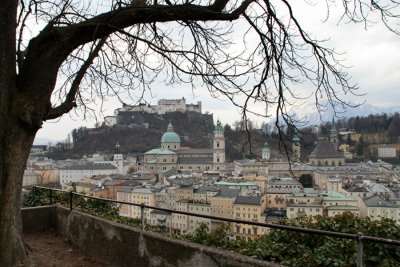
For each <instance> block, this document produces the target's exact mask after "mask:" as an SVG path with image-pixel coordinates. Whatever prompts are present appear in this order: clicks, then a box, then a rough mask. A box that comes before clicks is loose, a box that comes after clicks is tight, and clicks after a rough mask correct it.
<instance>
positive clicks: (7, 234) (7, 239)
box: [0, 118, 36, 266]
mask: <svg viewBox="0 0 400 267" xmlns="http://www.w3.org/2000/svg"><path fill="white" fill-rule="evenodd" d="M6 126H7V127H6V128H2V129H0V131H1V136H3V138H2V140H0V142H1V152H2V154H3V155H2V158H1V161H0V171H1V173H2V177H1V184H0V221H1V226H0V266H18V265H21V264H27V251H26V248H25V245H24V241H23V235H22V221H21V203H20V200H21V188H22V177H23V174H24V170H25V165H26V161H27V159H28V155H29V151H30V148H31V146H32V143H33V140H34V137H35V133H36V131H32V130H29V131H27V130H26V129H24V128H23V127H21V124H20V123H18V122H17V121H15V120H14V119H13V118H9V119H8V123H7V124H6Z"/></svg>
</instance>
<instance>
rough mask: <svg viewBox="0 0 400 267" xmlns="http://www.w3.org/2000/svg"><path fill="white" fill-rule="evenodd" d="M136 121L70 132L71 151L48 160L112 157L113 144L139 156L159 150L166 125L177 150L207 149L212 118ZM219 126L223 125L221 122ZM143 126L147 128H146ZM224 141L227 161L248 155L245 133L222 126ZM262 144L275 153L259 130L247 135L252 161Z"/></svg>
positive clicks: (173, 116)
mask: <svg viewBox="0 0 400 267" xmlns="http://www.w3.org/2000/svg"><path fill="white" fill-rule="evenodd" d="M139 121H140V125H132V124H131V125H119V126H113V127H106V126H103V127H98V128H90V129H89V128H84V127H81V128H78V129H74V130H73V131H72V133H71V139H72V140H71V142H72V143H73V146H72V145H71V146H70V147H72V148H71V149H70V150H68V149H60V150H58V151H54V153H52V155H49V156H51V157H54V158H66V157H75V158H80V157H81V156H82V155H88V154H92V153H97V152H105V153H113V152H114V149H115V145H116V144H117V143H119V144H120V147H121V152H122V153H124V154H126V153H143V152H145V151H147V150H150V149H152V148H155V147H158V146H160V140H161V136H162V135H163V134H164V133H165V132H166V130H167V126H168V124H169V122H170V121H171V123H172V125H173V127H174V131H175V132H176V133H177V134H179V136H180V137H181V146H183V147H191V148H211V145H212V134H213V129H214V121H213V115H212V114H200V113H196V112H186V113H182V112H172V113H167V114H165V115H157V114H150V113H141V114H140V118H139ZM222 124H223V125H224V122H222ZM144 125H148V127H145V126H144ZM225 137H226V138H225V139H226V154H227V160H228V161H232V160H235V159H241V158H243V153H245V154H246V155H249V148H250V145H249V144H246V143H247V141H248V136H247V133H246V132H245V131H233V130H232V129H231V127H230V126H229V125H225ZM266 140H267V142H268V143H269V145H270V147H271V148H273V149H274V148H275V149H276V150H278V143H277V141H274V140H273V139H271V138H270V137H268V138H267V139H266V137H265V136H264V135H263V134H262V131H260V130H253V131H251V146H252V152H253V154H254V155H255V156H256V157H260V156H261V149H262V147H263V144H264V142H265V141H266ZM244 144H246V145H244ZM243 145H244V146H243ZM273 154H274V153H273ZM277 156H278V155H277Z"/></svg>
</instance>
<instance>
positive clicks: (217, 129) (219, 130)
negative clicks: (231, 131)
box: [214, 120, 224, 132]
mask: <svg viewBox="0 0 400 267" xmlns="http://www.w3.org/2000/svg"><path fill="white" fill-rule="evenodd" d="M214 132H224V127H222V124H221V122H220V121H219V120H218V121H217V125H216V126H215V127H214Z"/></svg>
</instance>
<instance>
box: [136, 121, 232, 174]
mask: <svg viewBox="0 0 400 267" xmlns="http://www.w3.org/2000/svg"><path fill="white" fill-rule="evenodd" d="M180 144H181V139H180V137H179V135H178V134H177V133H175V132H174V128H173V126H172V124H171V122H170V123H169V125H168V128H167V132H165V133H164V134H163V136H162V137H161V145H160V148H155V149H152V150H150V151H147V152H146V153H144V162H143V167H144V170H145V171H148V172H152V173H159V172H163V171H167V170H171V169H177V170H193V171H211V170H214V171H218V170H223V169H224V167H225V137H224V128H223V127H222V125H221V122H220V121H218V122H217V125H216V126H215V128H214V132H213V142H212V147H211V148H203V149H192V148H181V145H180Z"/></svg>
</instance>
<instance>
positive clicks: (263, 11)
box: [0, 0, 398, 266]
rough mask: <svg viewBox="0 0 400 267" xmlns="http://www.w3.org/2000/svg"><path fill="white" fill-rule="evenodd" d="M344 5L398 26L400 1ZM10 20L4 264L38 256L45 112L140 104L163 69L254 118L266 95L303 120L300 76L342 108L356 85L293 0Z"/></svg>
mask: <svg viewBox="0 0 400 267" xmlns="http://www.w3.org/2000/svg"><path fill="white" fill-rule="evenodd" d="M333 2H338V3H342V4H343V16H344V18H347V19H349V20H350V21H355V22H359V21H362V22H365V23H366V22H367V21H368V16H367V15H368V14H369V13H373V12H375V13H378V14H379V15H380V16H381V18H382V21H383V23H385V25H387V26H388V28H389V29H390V30H392V31H395V29H394V28H392V27H391V26H390V22H391V21H390V19H392V18H396V16H397V15H396V14H393V13H391V12H392V10H396V9H392V8H393V7H398V4H397V2H395V1H388V5H387V6H382V5H380V4H379V3H377V2H376V1H368V2H367V1H364V0H346V1H344V0H343V1H340V0H338V1H333V0H326V3H327V5H328V6H329V5H330V4H332V3H333ZM235 21H237V22H235ZM237 26H240V27H247V30H246V31H245V33H244V36H243V41H242V42H241V43H242V44H238V38H237V36H234V35H233V32H234V28H235V27H237ZM0 29H1V38H0V63H1V66H2V68H1V71H0V221H1V226H0V266H14V265H18V264H21V263H25V262H26V261H27V259H28V257H27V251H26V249H25V247H24V242H23V238H22V227H21V216H20V212H19V210H20V194H21V185H22V176H23V171H24V167H25V164H26V160H27V157H28V154H29V150H30V147H31V145H32V142H33V140H34V137H35V134H36V132H37V131H38V129H40V127H41V126H42V123H43V121H46V120H50V119H54V118H58V117H60V116H61V115H63V114H65V113H68V112H70V111H71V110H74V109H75V108H76V107H81V108H82V109H83V111H84V112H90V111H91V107H92V106H91V105H89V103H91V102H93V100H94V99H100V100H105V99H106V98H108V97H109V96H117V97H118V98H119V99H120V100H121V102H124V101H126V100H125V99H126V98H131V99H134V100H137V101H140V100H141V98H142V97H143V95H144V92H145V91H146V90H150V88H149V84H151V82H152V81H154V80H155V79H156V78H157V77H158V76H161V75H164V76H163V77H166V78H165V79H164V80H165V82H166V83H167V84H173V83H177V82H179V83H187V84H189V85H191V86H192V87H196V86H200V87H206V88H207V89H208V90H209V91H210V93H211V95H212V96H223V97H226V98H227V99H229V100H230V101H232V103H234V104H235V105H236V106H237V107H238V108H240V109H241V110H242V111H243V116H244V117H243V118H244V119H246V118H247V117H246V114H247V113H256V112H255V111H254V110H252V109H251V106H252V104H253V103H254V102H262V103H265V106H266V109H269V108H271V107H276V109H275V112H276V115H277V117H282V118H283V119H284V121H285V122H287V123H292V124H293V121H292V118H291V117H290V116H289V115H288V114H287V112H286V107H287V106H288V105H290V104H291V103H290V99H291V97H294V98H296V97H297V94H296V92H295V90H294V89H293V88H294V85H295V84H296V83H299V82H303V81H304V80H308V81H309V82H311V83H312V84H313V85H314V87H315V101H316V103H317V107H318V108H321V106H320V105H318V103H319V99H320V97H321V96H322V95H325V98H327V99H328V100H329V104H330V105H331V106H333V107H337V106H345V105H346V104H347V103H346V102H345V101H343V100H342V99H341V98H340V97H339V94H338V92H339V91H344V92H346V93H353V92H354V90H355V89H356V88H355V87H354V86H353V85H351V84H350V83H349V81H348V78H347V75H346V73H345V72H343V71H342V68H341V66H340V64H339V62H338V61H337V60H336V58H335V52H334V50H332V49H329V48H326V47H324V46H323V45H322V44H321V43H320V42H318V41H317V40H314V39H312V38H311V37H310V36H309V35H308V34H307V33H306V32H305V31H304V30H303V28H302V26H301V25H300V24H299V22H298V20H297V19H296V17H295V16H294V14H293V11H292V7H291V5H290V3H289V2H288V1H287V0H275V1H268V0H263V1H262V0H259V1H257V0H241V1H240V0H239V1H238V0H235V1H229V0H207V1H200V0H193V1H186V0H185V1H179V0H164V1H162V0H159V1H156V0H155V1H154V2H149V1H140V0H129V1H124V0H122V1H120V0H118V1H117V0H105V1H70V0H55V1H44V0H19V1H15V0H3V1H2V3H1V6H0ZM233 36H234V37H236V38H235V39H233ZM246 36H252V37H254V36H255V37H256V38H257V40H258V42H257V43H256V44H255V45H254V42H252V43H247V42H246ZM239 97H244V98H245V101H244V102H241V101H239V99H238V98H239ZM101 103H102V102H100V105H101ZM258 115H260V116H265V115H266V114H258ZM277 126H278V124H277Z"/></svg>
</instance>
